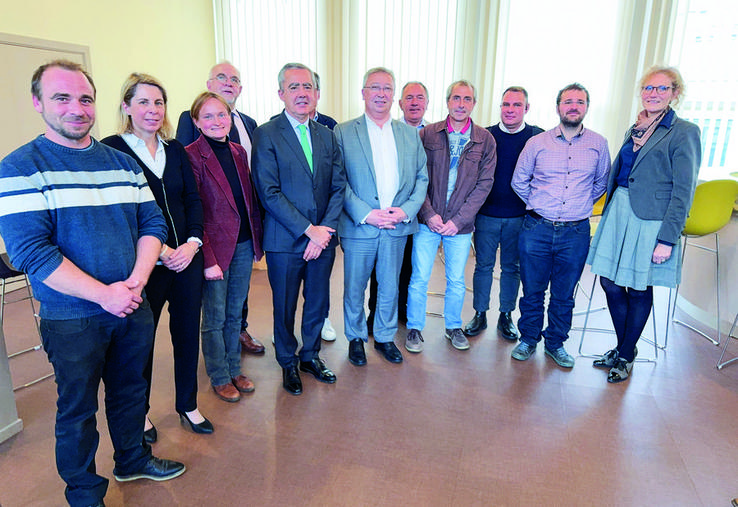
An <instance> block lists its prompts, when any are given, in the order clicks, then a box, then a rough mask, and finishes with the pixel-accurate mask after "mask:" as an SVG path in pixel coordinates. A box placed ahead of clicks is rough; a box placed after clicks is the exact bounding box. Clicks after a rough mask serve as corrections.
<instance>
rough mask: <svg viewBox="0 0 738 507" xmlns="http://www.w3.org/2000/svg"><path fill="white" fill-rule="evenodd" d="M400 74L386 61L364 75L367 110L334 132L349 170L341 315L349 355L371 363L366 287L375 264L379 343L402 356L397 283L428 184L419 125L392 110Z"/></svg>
mask: <svg viewBox="0 0 738 507" xmlns="http://www.w3.org/2000/svg"><path fill="white" fill-rule="evenodd" d="M394 90H395V77H394V75H393V74H392V71H390V70H388V69H386V68H384V67H375V68H373V69H369V70H368V71H367V72H366V74H365V75H364V84H363V88H362V90H361V95H362V97H363V99H364V114H363V115H361V116H359V117H358V118H355V119H353V120H350V121H348V122H345V123H341V124H339V125H338V126H336V128H335V130H334V132H335V134H336V139H337V140H338V145H339V147H340V148H341V152H342V156H343V160H344V167H345V169H346V178H347V185H346V197H345V200H344V205H343V213H342V214H341V217H340V219H339V222H338V233H339V236H340V238H341V245H342V248H343V252H344V260H343V266H344V292H343V314H344V329H345V333H346V338H347V339H348V340H349V352H348V358H349V361H350V362H351V363H352V364H354V365H355V366H363V365H365V364H366V354H365V352H364V342H366V341H368V334H367V327H366V317H365V315H364V292H365V291H366V286H367V282H368V281H369V276H370V274H371V272H372V269H373V268H376V272H377V280H378V282H379V288H378V293H377V309H376V314H375V318H374V348H375V349H377V350H378V351H379V352H380V353H381V354H382V355H383V356H384V358H385V359H387V360H388V361H389V362H391V363H401V362H402V353H401V352H400V351H399V349H398V348H397V346H396V345H395V343H394V339H395V333H396V332H397V284H398V277H399V274H400V265H401V263H402V252H403V249H404V248H405V241H406V239H407V236H408V235H409V234H413V233H415V232H416V231H417V230H418V222H417V219H416V215H417V213H418V211H419V210H420V206H421V205H422V204H423V201H424V199H425V193H426V190H427V186H428V173H427V171H426V166H425V164H426V155H425V150H424V149H423V145H422V144H421V142H420V137H419V136H418V133H417V130H416V129H415V128H413V127H411V126H409V125H406V124H404V123H402V122H400V121H397V120H393V119H392V118H391V117H390V110H391V108H392V101H393V97H394Z"/></svg>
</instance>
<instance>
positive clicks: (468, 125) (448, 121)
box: [446, 116, 471, 134]
mask: <svg viewBox="0 0 738 507" xmlns="http://www.w3.org/2000/svg"><path fill="white" fill-rule="evenodd" d="M470 128H471V118H467V119H466V125H464V128H462V129H461V130H460V131H459V134H466V133H467V132H468V131H469V129H470ZM446 129H447V130H448V132H449V134H450V133H451V132H453V131H454V129H453V128H452V127H451V117H450V116H447V117H446Z"/></svg>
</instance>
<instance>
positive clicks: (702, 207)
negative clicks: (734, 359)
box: [664, 180, 738, 347]
mask: <svg viewBox="0 0 738 507" xmlns="http://www.w3.org/2000/svg"><path fill="white" fill-rule="evenodd" d="M736 198H738V182H736V181H735V180H713V181H706V182H704V183H701V184H699V185H697V188H696V189H695V192H694V200H693V201H692V207H691V209H690V210H689V216H688V217H687V222H686V224H685V225H684V231H682V235H683V236H684V245H683V246H682V265H683V264H684V256H685V254H686V252H687V245H688V244H690V243H689V241H688V239H689V238H699V237H702V236H707V235H709V234H714V235H715V248H714V249H713V248H709V247H706V246H702V245H697V244H694V243H691V245H692V246H694V247H697V248H700V249H702V250H706V251H708V252H712V253H714V254H715V287H716V292H715V298H716V301H717V325H716V326H715V329H716V330H717V340H715V339H714V338H713V337H711V336H709V335H708V334H707V333H705V332H703V331H700V330H699V329H697V328H695V327H694V326H692V325H690V324H687V323H686V322H683V321H681V320H679V319H676V318H675V317H674V314H675V313H676V301H677V298H678V297H679V286H677V288H676V294H675V296H674V307H673V308H672V310H671V321H672V322H674V323H675V324H681V325H682V326H684V327H686V328H689V329H691V330H692V331H694V332H696V333H698V334H700V335H701V336H703V337H704V338H707V339H708V340H709V341H711V342H712V343H713V344H714V345H719V344H720V235H719V234H718V233H719V231H720V229H722V228H723V227H725V225H727V224H728V222H729V221H730V217H731V215H732V213H733V206H734V205H735V201H736ZM669 302H670V304H671V291H669ZM734 324H735V323H734ZM668 339H669V327H668V322H667V327H666V338H665V339H664V347H666V343H667V341H668Z"/></svg>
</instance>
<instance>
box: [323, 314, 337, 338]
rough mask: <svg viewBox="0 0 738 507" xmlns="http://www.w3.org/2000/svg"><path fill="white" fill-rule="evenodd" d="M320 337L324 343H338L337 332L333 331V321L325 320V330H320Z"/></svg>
mask: <svg viewBox="0 0 738 507" xmlns="http://www.w3.org/2000/svg"><path fill="white" fill-rule="evenodd" d="M320 337H321V338H322V339H323V341H324V342H334V341H336V330H335V329H333V324H331V319H325V321H324V322H323V329H321V330H320Z"/></svg>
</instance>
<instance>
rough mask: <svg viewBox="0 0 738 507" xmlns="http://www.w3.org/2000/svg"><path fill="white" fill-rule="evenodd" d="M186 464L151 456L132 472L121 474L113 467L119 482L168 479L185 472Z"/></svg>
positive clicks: (114, 474) (114, 475)
mask: <svg viewBox="0 0 738 507" xmlns="http://www.w3.org/2000/svg"><path fill="white" fill-rule="evenodd" d="M185 470H186V468H185V466H184V465H183V464H182V463H180V462H178V461H171V460H168V459H161V458H157V457H156V456H151V457H150V458H149V461H147V462H146V464H145V465H144V466H143V468H141V470H139V471H138V472H135V473H132V474H126V475H121V474H119V473H117V472H116V471H115V469H113V477H115V480H116V481H118V482H128V481H135V480H137V479H151V480H152V481H168V480H169V479H174V478H175V477H179V476H180V475H182V474H183V473H184V472H185Z"/></svg>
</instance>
